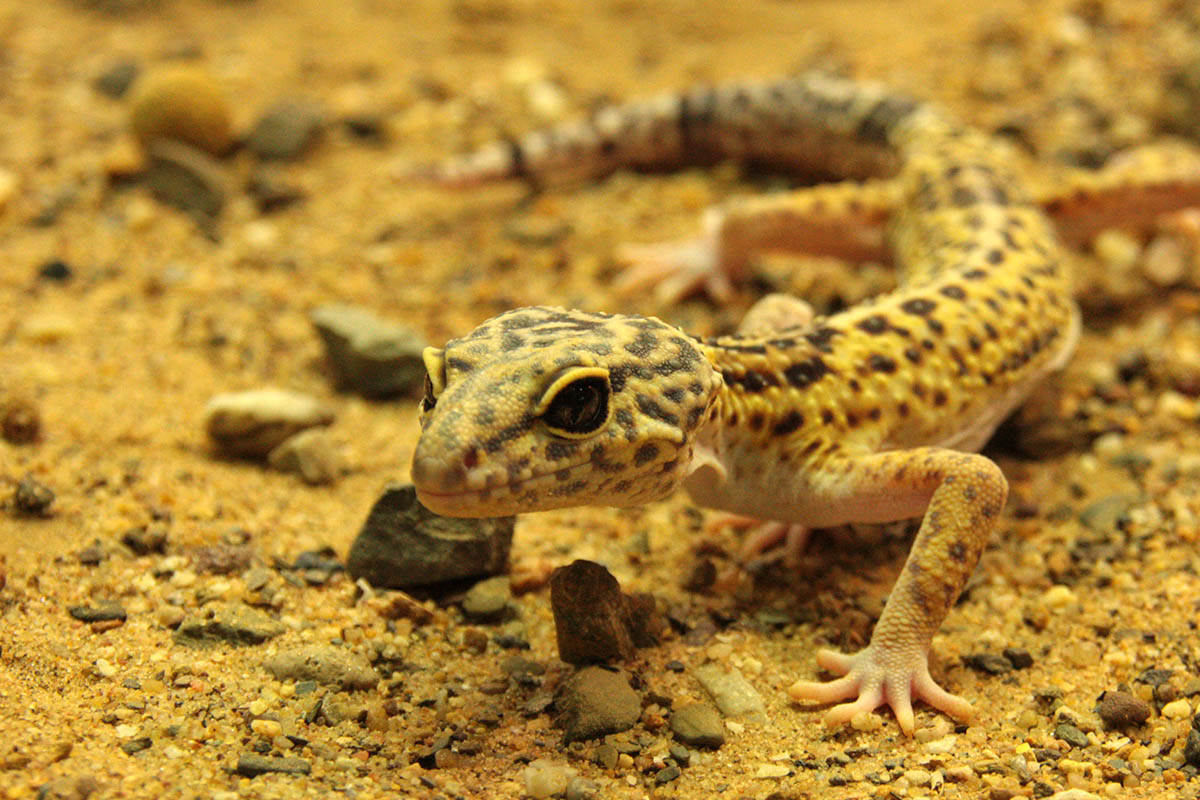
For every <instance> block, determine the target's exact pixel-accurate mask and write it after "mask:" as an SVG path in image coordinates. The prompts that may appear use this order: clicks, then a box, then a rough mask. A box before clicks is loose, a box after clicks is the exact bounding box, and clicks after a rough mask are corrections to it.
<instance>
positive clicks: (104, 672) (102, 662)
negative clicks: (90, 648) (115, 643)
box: [96, 658, 117, 678]
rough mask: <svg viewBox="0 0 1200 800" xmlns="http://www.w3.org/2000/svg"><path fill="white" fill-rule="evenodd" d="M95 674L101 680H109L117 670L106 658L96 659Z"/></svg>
mask: <svg viewBox="0 0 1200 800" xmlns="http://www.w3.org/2000/svg"><path fill="white" fill-rule="evenodd" d="M96 674H97V675H99V676H100V677H101V678H111V677H112V676H113V675H116V674H117V668H116V667H114V666H113V665H112V663H111V662H110V661H109V660H108V659H106V658H97V659H96Z"/></svg>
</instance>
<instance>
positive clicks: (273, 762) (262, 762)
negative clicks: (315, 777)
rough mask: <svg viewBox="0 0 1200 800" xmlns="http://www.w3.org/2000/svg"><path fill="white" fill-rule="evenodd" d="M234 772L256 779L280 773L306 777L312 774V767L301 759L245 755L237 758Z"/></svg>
mask: <svg viewBox="0 0 1200 800" xmlns="http://www.w3.org/2000/svg"><path fill="white" fill-rule="evenodd" d="M234 772H236V773H237V774H238V775H242V776H244V777H247V778H257V777H258V776H259V775H266V774H267V773H268V772H282V773H284V774H286V775H307V774H308V773H310V772H312V766H311V765H310V764H309V763H308V762H307V761H305V760H304V759H303V758H272V757H270V756H256V755H252V754H249V753H246V754H244V755H241V756H238V763H237V767H236V768H235V769H234Z"/></svg>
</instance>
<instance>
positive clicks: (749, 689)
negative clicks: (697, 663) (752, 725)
mask: <svg viewBox="0 0 1200 800" xmlns="http://www.w3.org/2000/svg"><path fill="white" fill-rule="evenodd" d="M695 675H696V680H698V681H700V685H701V686H702V687H704V691H706V692H708V694H709V695H710V696H711V697H712V699H713V702H714V703H716V704H717V708H719V709H721V713H722V714H724V715H725V716H726V717H729V718H730V719H735V720H746V721H749V722H765V721H766V705H765V704H764V703H763V699H762V695H760V694H759V693H758V690H757V689H755V688H754V687H753V686H751V685H750V682H749V681H747V680H746V679H745V678H744V677H742V673H741V672H739V671H738V670H736V669H732V670H728V671H727V670H725V669H722V668H721V667H720V666H718V665H716V664H705V665H704V666H702V667H699V668H697V669H696V671H695Z"/></svg>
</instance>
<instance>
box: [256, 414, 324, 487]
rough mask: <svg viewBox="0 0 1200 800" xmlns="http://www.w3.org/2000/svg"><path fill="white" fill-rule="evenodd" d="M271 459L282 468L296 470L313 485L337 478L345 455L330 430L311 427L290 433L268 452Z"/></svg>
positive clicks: (268, 460)
mask: <svg viewBox="0 0 1200 800" xmlns="http://www.w3.org/2000/svg"><path fill="white" fill-rule="evenodd" d="M267 463H268V464H270V465H271V467H272V468H274V469H277V470H279V471H281V472H295V473H296V474H298V475H299V476H300V478H301V479H302V480H303V481H304V482H305V483H307V484H308V485H310V486H322V485H327V484H330V483H333V482H334V481H336V480H337V479H338V477H339V475H340V474H341V471H342V459H341V457H340V456H339V454H338V450H337V446H336V445H335V444H334V442H333V439H331V438H330V436H329V434H328V432H326V431H325V430H323V429H321V428H309V429H308V430H303V431H300V432H299V433H297V434H295V435H294V436H289V437H288V438H286V439H284V440H283V441H282V442H281V443H280V444H279V445H277V446H276V447H275V448H274V449H273V450H271V452H270V453H268V454H267Z"/></svg>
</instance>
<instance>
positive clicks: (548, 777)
mask: <svg viewBox="0 0 1200 800" xmlns="http://www.w3.org/2000/svg"><path fill="white" fill-rule="evenodd" d="M578 774H579V773H578V771H577V770H575V769H574V768H572V767H569V766H567V765H566V764H560V763H557V762H554V761H551V760H549V759H546V758H539V759H537V760H536V761H531V762H530V763H529V766H527V767H525V769H524V771H523V772H522V773H521V777H522V778H524V780H525V793H526V794H527V795H529V796H530V797H533V798H545V797H554V796H555V795H560V794H565V793H566V791H567V786H569V785H570V783H571V780H572V779H573V778H574V777H575V776H576V775H578Z"/></svg>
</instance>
